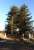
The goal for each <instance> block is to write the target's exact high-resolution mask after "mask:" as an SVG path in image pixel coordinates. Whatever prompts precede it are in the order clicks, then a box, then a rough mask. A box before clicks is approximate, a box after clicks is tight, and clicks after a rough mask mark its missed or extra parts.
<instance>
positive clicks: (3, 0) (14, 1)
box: [0, 0, 34, 31]
mask: <svg viewBox="0 0 34 50" xmlns="http://www.w3.org/2000/svg"><path fill="white" fill-rule="evenodd" d="M24 3H25V4H27V6H28V7H29V10H30V12H31V15H32V20H34V0H0V31H2V30H5V24H6V22H5V21H6V19H7V14H8V12H9V10H10V8H11V7H12V6H14V5H15V6H18V7H20V6H21V5H22V4H24ZM33 26H34V24H33Z"/></svg>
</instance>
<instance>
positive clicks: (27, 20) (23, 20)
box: [19, 4, 33, 36]
mask: <svg viewBox="0 0 34 50" xmlns="http://www.w3.org/2000/svg"><path fill="white" fill-rule="evenodd" d="M31 19H32V16H30V13H29V9H28V7H27V6H26V5H25V4H24V5H23V6H21V9H20V17H19V23H20V25H19V26H20V30H21V32H22V34H23V33H24V36H25V35H26V33H25V32H26V31H29V32H30V31H32V25H31V24H32V22H33V21H31ZM20 34H21V33H20Z"/></svg>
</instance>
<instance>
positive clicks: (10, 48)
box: [0, 41, 34, 50]
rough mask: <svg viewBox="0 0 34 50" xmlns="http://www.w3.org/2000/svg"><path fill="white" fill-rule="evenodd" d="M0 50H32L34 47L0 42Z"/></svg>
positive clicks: (13, 42)
mask: <svg viewBox="0 0 34 50" xmlns="http://www.w3.org/2000/svg"><path fill="white" fill-rule="evenodd" d="M0 50H34V45H32V44H27V43H24V42H23V43H22V42H15V41H4V42H0Z"/></svg>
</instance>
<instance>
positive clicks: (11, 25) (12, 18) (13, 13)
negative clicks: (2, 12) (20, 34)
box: [5, 6, 18, 34]
mask: <svg viewBox="0 0 34 50" xmlns="http://www.w3.org/2000/svg"><path fill="white" fill-rule="evenodd" d="M17 12H18V8H17V7H16V6H13V7H12V8H11V9H10V12H9V13H8V18H7V22H8V25H7V26H6V28H5V29H6V32H7V34H11V33H14V29H15V28H16V27H17V26H16V17H17Z"/></svg>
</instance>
